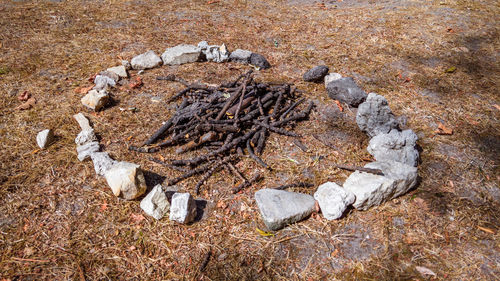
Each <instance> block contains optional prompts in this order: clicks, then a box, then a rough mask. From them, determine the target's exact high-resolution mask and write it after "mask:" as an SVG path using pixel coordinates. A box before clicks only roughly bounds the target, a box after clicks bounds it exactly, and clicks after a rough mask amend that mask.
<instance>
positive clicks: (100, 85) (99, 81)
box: [92, 73, 118, 91]
mask: <svg viewBox="0 0 500 281" xmlns="http://www.w3.org/2000/svg"><path fill="white" fill-rule="evenodd" d="M113 74H114V73H113ZM115 75H116V74H115ZM116 77H118V75H116ZM94 84H95V86H94V88H92V89H94V90H97V91H100V90H107V89H108V87H115V86H116V81H115V80H114V79H113V78H111V77H109V76H106V75H97V76H96V77H95V78H94Z"/></svg>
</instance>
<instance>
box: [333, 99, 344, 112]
mask: <svg viewBox="0 0 500 281" xmlns="http://www.w3.org/2000/svg"><path fill="white" fill-rule="evenodd" d="M334 102H335V103H336V104H337V107H338V108H339V110H340V112H343V111H344V108H343V107H342V105H341V104H340V101H338V100H334Z"/></svg>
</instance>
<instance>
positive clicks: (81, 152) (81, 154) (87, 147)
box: [76, 141, 100, 161]
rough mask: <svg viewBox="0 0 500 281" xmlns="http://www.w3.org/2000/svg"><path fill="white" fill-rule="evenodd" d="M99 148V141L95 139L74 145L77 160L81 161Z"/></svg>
mask: <svg viewBox="0 0 500 281" xmlns="http://www.w3.org/2000/svg"><path fill="white" fill-rule="evenodd" d="M99 149H100V146H99V143H98V142H96V141H93V142H88V143H86V144H84V145H78V146H76V152H78V160H80V161H83V160H85V159H87V158H90V155H92V153H95V152H98V151H99Z"/></svg>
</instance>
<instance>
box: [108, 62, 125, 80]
mask: <svg viewBox="0 0 500 281" xmlns="http://www.w3.org/2000/svg"><path fill="white" fill-rule="evenodd" d="M106 71H109V72H112V73H114V74H116V75H118V76H119V77H121V78H127V77H128V73H127V68H126V67H125V66H124V65H119V66H115V67H110V68H108V69H106Z"/></svg>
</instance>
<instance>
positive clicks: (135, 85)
mask: <svg viewBox="0 0 500 281" xmlns="http://www.w3.org/2000/svg"><path fill="white" fill-rule="evenodd" d="M142 84H143V83H142V79H141V77H139V76H137V77H135V79H134V81H132V82H130V84H128V85H129V87H130V88H131V89H136V88H139V87H140V86H142Z"/></svg>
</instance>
